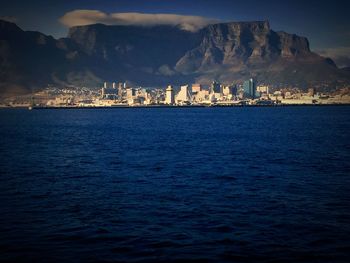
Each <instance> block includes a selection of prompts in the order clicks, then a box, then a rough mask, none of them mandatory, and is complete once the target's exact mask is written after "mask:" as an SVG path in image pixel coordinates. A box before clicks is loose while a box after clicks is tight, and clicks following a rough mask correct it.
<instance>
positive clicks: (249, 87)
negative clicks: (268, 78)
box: [243, 79, 258, 99]
mask: <svg viewBox="0 0 350 263" xmlns="http://www.w3.org/2000/svg"><path fill="white" fill-rule="evenodd" d="M243 92H244V96H245V97H248V98H251V99H255V98H256V97H257V95H258V93H257V92H256V86H255V82H254V80H253V79H249V80H246V81H244V82H243Z"/></svg>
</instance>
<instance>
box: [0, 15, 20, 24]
mask: <svg viewBox="0 0 350 263" xmlns="http://www.w3.org/2000/svg"><path fill="white" fill-rule="evenodd" d="M0 20H4V21H7V22H12V23H17V21H18V20H17V18H16V17H14V16H0Z"/></svg>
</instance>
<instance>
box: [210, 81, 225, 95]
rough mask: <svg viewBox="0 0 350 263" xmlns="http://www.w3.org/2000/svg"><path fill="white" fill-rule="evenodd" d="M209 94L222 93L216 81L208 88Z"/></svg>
mask: <svg viewBox="0 0 350 263" xmlns="http://www.w3.org/2000/svg"><path fill="white" fill-rule="evenodd" d="M209 92H210V93H222V89H221V85H220V83H219V82H217V81H215V80H214V81H213V83H212V84H211V86H210V90H209Z"/></svg>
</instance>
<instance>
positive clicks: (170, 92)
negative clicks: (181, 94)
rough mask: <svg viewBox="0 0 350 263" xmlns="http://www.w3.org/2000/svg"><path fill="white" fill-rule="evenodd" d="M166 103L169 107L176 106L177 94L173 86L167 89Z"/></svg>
mask: <svg viewBox="0 0 350 263" xmlns="http://www.w3.org/2000/svg"><path fill="white" fill-rule="evenodd" d="M165 103H166V104H169V105H172V104H175V93H174V89H173V86H171V85H169V86H168V88H167V89H166V94H165Z"/></svg>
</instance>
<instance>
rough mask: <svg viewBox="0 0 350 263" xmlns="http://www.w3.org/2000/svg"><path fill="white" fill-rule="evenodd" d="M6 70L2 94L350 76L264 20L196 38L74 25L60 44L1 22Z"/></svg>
mask: <svg viewBox="0 0 350 263" xmlns="http://www.w3.org/2000/svg"><path fill="white" fill-rule="evenodd" d="M0 70H1V71H0V93H1V94H16V93H27V92H30V91H32V90H38V89H41V88H43V87H45V86H46V85H47V84H54V85H57V86H64V85H78V86H88V87H89V86H90V87H94V86H95V87H96V86H97V85H100V84H101V82H103V81H125V80H127V81H129V82H132V83H134V84H138V85H143V86H156V85H166V84H167V83H170V82H171V83H174V84H181V83H188V82H195V81H200V82H202V83H204V84H205V83H209V82H211V81H212V80H213V79H217V80H219V81H222V82H233V81H236V82H241V81H242V80H244V79H246V78H249V77H255V78H256V79H257V80H258V81H259V82H264V83H269V84H276V85H278V84H280V85H301V86H304V87H306V86H308V85H311V84H315V83H324V82H329V83H331V82H336V81H342V82H343V83H344V82H346V83H349V82H350V76H349V72H348V71H346V70H340V69H338V68H337V67H336V65H335V64H334V63H333V61H332V60H330V59H327V58H324V57H321V56H319V55H318V54H316V53H313V52H311V51H310V48H309V42H308V40H307V39H306V38H304V37H299V36H296V35H292V34H288V33H285V32H275V31H273V30H271V29H270V26H269V23H268V22H266V21H265V22H259V21H258V22H231V23H221V24H213V25H209V26H207V27H205V28H203V29H201V30H199V31H198V32H189V31H184V30H182V29H180V28H178V27H174V26H154V27H142V26H106V25H102V24H96V25H89V26H80V27H73V28H71V29H70V31H69V35H68V37H67V38H63V39H59V40H56V39H54V38H52V37H51V36H46V35H44V34H41V33H39V32H29V31H23V30H21V29H20V28H19V27H17V26H16V25H15V24H13V23H9V22H5V21H1V20H0Z"/></svg>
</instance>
